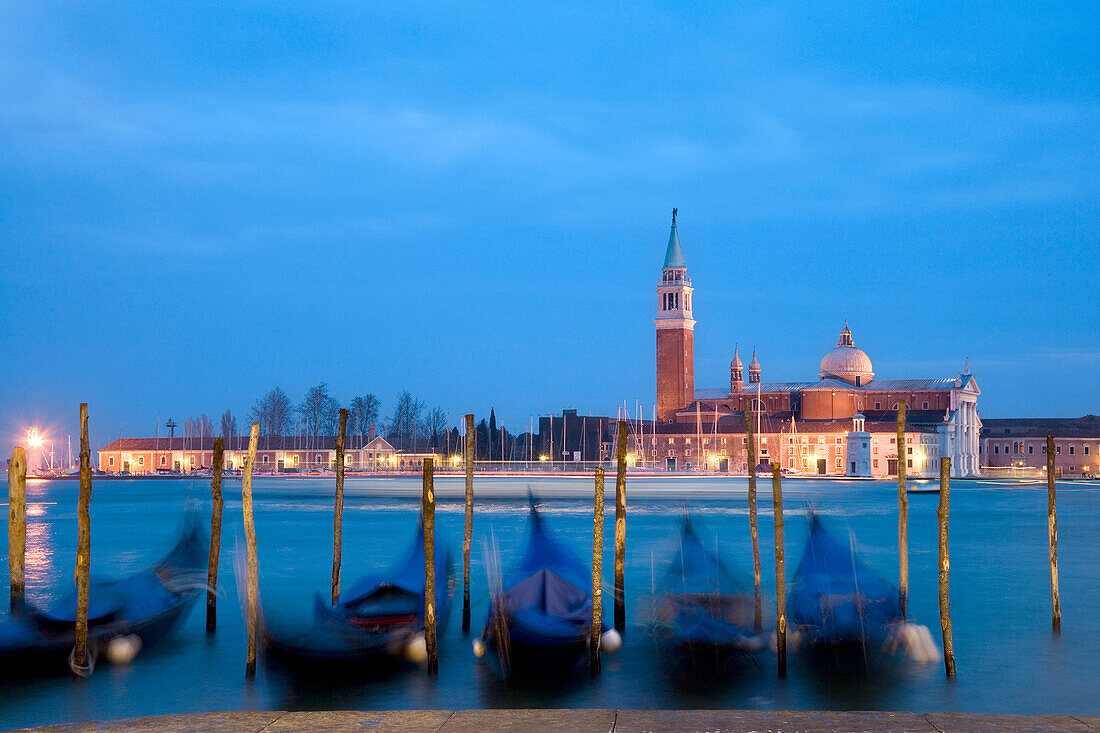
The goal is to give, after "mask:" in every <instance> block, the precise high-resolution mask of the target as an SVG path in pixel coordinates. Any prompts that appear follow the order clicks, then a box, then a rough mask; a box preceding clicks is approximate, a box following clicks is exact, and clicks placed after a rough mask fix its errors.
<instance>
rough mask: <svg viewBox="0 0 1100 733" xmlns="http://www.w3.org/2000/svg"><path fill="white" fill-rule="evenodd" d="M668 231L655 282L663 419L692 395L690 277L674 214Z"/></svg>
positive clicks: (660, 413)
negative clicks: (656, 281)
mask: <svg viewBox="0 0 1100 733" xmlns="http://www.w3.org/2000/svg"><path fill="white" fill-rule="evenodd" d="M677 213H678V211H677V210H676V209H673V210H672V228H671V230H670V231H669V234H668V247H667V248H666V249H665V262H664V266H663V267H662V268H661V279H660V281H659V282H658V283H657V317H656V318H655V319H654V323H655V324H656V326H657V413H658V416H659V417H660V419H661V420H664V421H667V420H669V419H670V418H671V417H672V415H674V414H675V412H676V410H679V409H680V408H682V407H685V406H687V405H688V404H690V403H691V402H692V401H693V400H694V399H695V357H694V329H695V319H694V318H693V317H692V314H691V306H692V302H691V301H692V292H693V288H692V287H691V279H690V278H689V277H688V275H687V265H686V264H685V263H684V252H683V250H682V249H681V247H680V235H679V232H677V230H676V215H677Z"/></svg>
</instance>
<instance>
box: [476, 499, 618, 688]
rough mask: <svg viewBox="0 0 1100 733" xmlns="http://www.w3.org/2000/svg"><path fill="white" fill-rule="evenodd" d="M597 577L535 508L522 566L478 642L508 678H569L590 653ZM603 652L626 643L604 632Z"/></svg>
mask: <svg viewBox="0 0 1100 733" xmlns="http://www.w3.org/2000/svg"><path fill="white" fill-rule="evenodd" d="M591 587H592V574H591V572H590V571H589V568H588V567H587V566H586V565H585V564H584V563H583V562H582V561H581V559H580V558H579V557H578V556H577V555H576V553H574V552H573V551H572V550H571V549H570V548H569V547H567V546H566V545H565V544H564V543H563V542H561V541H559V540H558V539H557V538H555V537H554V536H553V535H552V534H551V533H550V531H549V529H548V528H547V527H546V523H545V520H544V519H543V518H542V515H541V514H540V513H539V511H538V509H536V508H535V505H534V503H533V502H532V504H531V511H530V515H529V519H528V524H527V545H526V547H525V548H524V550H523V555H522V557H521V559H520V561H519V564H518V565H517V566H516V567H515V568H514V569H513V570H512V572H511V574H510V575H508V577H506V578H504V580H503V583H502V584H501V586H500V588H499V589H498V590H497V591H496V592H495V593H493V594H492V600H491V603H492V607H491V609H490V611H489V620H488V623H487V624H486V626H485V630H484V631H483V632H482V634H481V637H480V638H478V639H475V640H474V654H475V655H477V656H478V657H485V658H487V660H488V661H489V663H490V664H491V665H493V666H494V667H495V668H496V669H497V671H499V672H500V673H501V675H502V676H504V677H551V676H558V675H564V674H566V673H567V672H569V670H570V669H571V668H572V667H573V666H574V665H576V663H577V660H578V658H579V657H580V656H581V652H583V651H584V650H585V649H587V648H588V644H589V639H590V637H591V629H592V592H591ZM602 631H603V634H602V638H603V641H602V644H603V649H604V650H605V651H606V652H608V653H614V652H615V651H617V649H618V646H619V643H621V639H620V637H619V636H618V634H617V633H616V632H615V631H614V630H610V631H607V630H606V627H605V629H602Z"/></svg>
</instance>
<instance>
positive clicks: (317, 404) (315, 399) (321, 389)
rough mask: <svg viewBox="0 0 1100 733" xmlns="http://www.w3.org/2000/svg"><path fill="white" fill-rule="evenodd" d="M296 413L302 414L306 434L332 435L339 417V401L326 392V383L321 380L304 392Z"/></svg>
mask: <svg viewBox="0 0 1100 733" xmlns="http://www.w3.org/2000/svg"><path fill="white" fill-rule="evenodd" d="M298 414H300V415H301V416H302V421H303V422H304V423H305V429H306V434H307V435H313V436H317V435H333V434H335V433H336V421H337V420H339V417H340V403H339V402H337V401H336V400H335V399H333V398H332V396H331V395H330V394H329V393H328V385H327V384H325V383H324V382H321V383H320V384H318V385H317V386H316V387H310V388H309V390H308V391H307V392H306V396H305V397H304V398H303V399H302V404H301V405H299V407H298Z"/></svg>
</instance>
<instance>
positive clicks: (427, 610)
mask: <svg viewBox="0 0 1100 733" xmlns="http://www.w3.org/2000/svg"><path fill="white" fill-rule="evenodd" d="M422 511H423V515H424V644H425V646H426V647H427V652H428V674H430V675H435V674H436V673H437V672H439V649H438V647H437V646H436V629H435V626H436V620H435V471H434V467H433V465H432V459H431V458H425V459H424V496H423V504H422Z"/></svg>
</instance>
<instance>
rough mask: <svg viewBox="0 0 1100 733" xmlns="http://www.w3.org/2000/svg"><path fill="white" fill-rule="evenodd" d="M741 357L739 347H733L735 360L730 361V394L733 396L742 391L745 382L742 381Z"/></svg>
mask: <svg viewBox="0 0 1100 733" xmlns="http://www.w3.org/2000/svg"><path fill="white" fill-rule="evenodd" d="M742 373H743V371H742V365H741V357H740V356H738V355H737V347H736V346H735V347H733V361H731V362H730V396H731V397H732V396H733V394H734V393H735V392H740V391H741V387H742V385H743V384H744V383H743V382H742V381H741V375H742Z"/></svg>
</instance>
